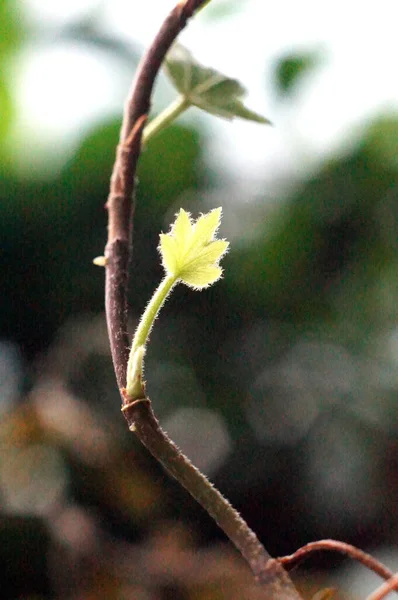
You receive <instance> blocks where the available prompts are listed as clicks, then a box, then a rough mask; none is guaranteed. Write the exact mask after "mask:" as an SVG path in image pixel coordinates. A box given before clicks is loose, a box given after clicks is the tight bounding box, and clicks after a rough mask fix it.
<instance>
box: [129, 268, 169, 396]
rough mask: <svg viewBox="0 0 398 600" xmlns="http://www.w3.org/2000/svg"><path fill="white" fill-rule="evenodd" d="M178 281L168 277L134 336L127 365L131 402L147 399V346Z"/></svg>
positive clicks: (151, 300)
mask: <svg viewBox="0 0 398 600" xmlns="http://www.w3.org/2000/svg"><path fill="white" fill-rule="evenodd" d="M177 281H178V278H177V277H175V276H174V275H166V277H165V278H164V279H163V280H162V282H161V283H160V285H159V287H158V288H157V289H156V291H155V293H154V294H153V296H152V298H151V299H150V301H149V303H148V305H147V307H146V309H145V311H144V314H143V315H142V317H141V320H140V322H139V325H138V327H137V329H136V332H135V334H134V338H133V342H132V345H131V350H130V355H129V360H128V364H127V383H126V392H127V395H128V397H129V401H130V402H131V401H133V400H136V399H138V398H142V397H145V391H144V387H143V384H142V365H143V358H144V353H145V345H146V343H147V340H148V336H149V334H150V332H151V329H152V327H153V324H154V322H155V319H156V317H157V315H158V313H159V311H160V309H161V308H162V306H163V304H164V303H165V301H166V298H167V296H168V295H169V294H170V292H171V290H172V289H173V287H174V286H175V284H176V283H177Z"/></svg>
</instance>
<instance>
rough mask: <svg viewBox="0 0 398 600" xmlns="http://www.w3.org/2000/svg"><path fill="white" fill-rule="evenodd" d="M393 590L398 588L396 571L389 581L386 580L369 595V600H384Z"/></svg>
mask: <svg viewBox="0 0 398 600" xmlns="http://www.w3.org/2000/svg"><path fill="white" fill-rule="evenodd" d="M393 590H398V573H395V575H393V576H392V577H390V579H388V581H385V582H384V583H382V584H381V586H380V587H378V588H377V590H375V591H374V592H373V593H372V594H370V595H369V596H368V597H367V600H383V598H385V597H386V596H387V594H389V593H390V592H392V591H393Z"/></svg>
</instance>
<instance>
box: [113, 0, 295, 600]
mask: <svg viewBox="0 0 398 600" xmlns="http://www.w3.org/2000/svg"><path fill="white" fill-rule="evenodd" d="M207 2H208V0H180V2H179V3H178V4H177V5H176V6H175V7H174V9H173V10H172V11H171V12H170V14H169V15H168V16H167V17H166V19H165V21H164V23H163V25H162V26H161V28H160V30H159V32H158V34H157V35H156V37H155V39H154V41H153V42H152V44H151V46H150V48H149V49H148V51H147V52H146V54H145V55H144V57H143V59H142V61H141V63H140V65H139V67H138V70H137V73H136V75H135V78H134V81H133V83H132V87H131V90H130V92H129V95H128V98H127V101H126V104H125V109H124V116H123V124H122V128H121V133H120V140H119V144H118V147H117V151H116V160H115V164H114V168H113V172H112V177H111V185H110V193H109V197H108V200H107V203H106V208H107V210H108V218H109V220H108V241H107V244H106V247H105V265H106V283H105V310H106V318H107V326H108V334H109V339H110V345H111V353H112V360H113V364H114V368H115V374H116V379H117V384H118V387H119V390H120V393H121V396H122V411H123V414H124V416H125V418H126V420H127V422H128V425H129V428H130V430H131V431H134V432H135V433H136V435H137V436H138V438H139V439H140V440H141V442H142V443H143V444H144V445H145V446H146V447H147V448H148V449H149V451H150V452H151V453H152V454H153V455H154V456H155V457H156V458H157V459H158V460H159V461H160V462H161V463H162V464H163V465H164V466H165V468H166V469H167V470H168V471H169V473H170V474H171V475H172V476H173V477H175V478H176V479H177V480H178V481H179V482H180V483H181V485H183V486H184V487H185V488H186V489H187V490H188V491H189V492H190V493H191V494H192V496H193V497H194V498H196V499H197V500H198V502H199V503H200V504H201V505H202V506H203V507H204V508H205V509H206V510H207V512H208V513H209V514H210V515H211V516H212V517H213V518H214V519H215V520H216V522H217V523H218V524H219V525H220V527H221V528H222V529H223V530H224V532H225V533H226V534H227V536H228V537H229V538H230V539H231V541H232V542H233V543H234V544H235V546H236V547H237V548H238V549H239V550H240V551H241V553H242V555H243V556H244V558H245V559H246V560H247V562H248V563H249V565H250V567H251V569H252V571H253V574H254V576H255V578H256V580H257V581H258V583H260V584H262V585H263V586H264V587H263V590H264V597H265V598H267V599H269V600H300V595H299V594H298V592H297V591H296V589H295V587H294V586H293V583H292V582H291V580H290V577H289V575H288V574H287V572H286V571H285V570H284V568H283V566H282V565H281V564H280V562H279V561H278V560H276V559H272V558H271V557H270V555H269V554H268V552H267V551H266V550H265V548H264V547H263V545H262V544H261V543H260V541H259V540H258V538H257V537H256V535H255V534H254V532H253V531H252V530H251V529H250V528H249V527H248V525H247V524H246V522H245V521H244V520H243V519H242V518H241V517H240V515H239V514H238V512H237V511H236V510H235V509H234V508H233V507H232V506H231V504H230V503H229V502H228V501H227V500H226V499H225V498H224V497H223V496H222V495H221V494H220V492H218V490H216V488H214V486H212V484H211V483H210V482H209V481H208V480H207V478H206V477H205V476H204V475H203V474H202V473H200V471H198V469H196V467H194V466H193V465H192V463H191V462H190V461H189V460H188V459H187V458H186V457H185V456H184V455H183V454H182V453H181V452H180V451H179V450H178V448H177V447H176V446H175V444H174V443H173V442H172V441H171V440H170V439H169V438H168V437H167V435H166V434H165V433H164V432H163V430H162V429H161V427H160V425H159V423H158V421H157V419H156V417H155V415H154V413H153V410H152V407H151V403H150V400H149V399H148V398H144V399H140V400H136V401H134V402H132V401H131V398H129V396H128V395H127V392H126V389H125V386H126V373H127V363H128V356H129V336H128V329H127V287H128V268H129V262H130V257H131V250H132V220H133V212H134V190H135V183H136V169H137V163H138V159H139V156H140V150H141V141H142V134H143V129H144V126H145V124H146V121H147V118H148V113H149V109H150V101H151V93H152V89H153V85H154V82H155V79H156V76H157V73H158V71H159V69H160V66H161V64H162V62H163V60H164V58H165V55H166V53H167V51H168V50H169V48H170V46H171V45H172V43H173V42H174V40H175V39H176V37H177V35H178V34H179V33H180V31H181V30H182V29H183V28H184V27H185V25H186V24H187V21H188V19H189V18H190V17H191V16H192V15H193V14H194V12H195V11H197V10H199V9H200V8H201V7H203V6H204V5H205V4H206V3H207Z"/></svg>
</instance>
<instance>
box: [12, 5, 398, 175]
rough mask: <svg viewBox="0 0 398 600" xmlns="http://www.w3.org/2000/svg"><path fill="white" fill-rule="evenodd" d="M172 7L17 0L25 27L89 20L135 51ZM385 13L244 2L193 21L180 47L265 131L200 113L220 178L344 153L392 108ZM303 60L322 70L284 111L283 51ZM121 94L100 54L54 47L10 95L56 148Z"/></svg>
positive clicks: (112, 107)
mask: <svg viewBox="0 0 398 600" xmlns="http://www.w3.org/2000/svg"><path fill="white" fill-rule="evenodd" d="M174 4H175V0H146V1H145V2H142V1H141V2H138V1H136V0H132V1H129V2H126V0H101V1H99V0H97V1H94V0H57V2H47V1H45V0H24V2H23V6H25V7H26V9H27V16H28V18H31V19H32V20H33V22H34V23H53V24H56V25H59V26H62V25H63V24H65V23H68V22H70V21H73V20H76V19H78V18H79V17H81V16H84V15H85V14H86V15H89V14H90V11H91V13H92V15H93V16H94V17H95V22H96V23H97V24H99V26H100V27H101V29H102V30H103V31H105V32H106V33H107V34H109V35H114V36H115V37H116V38H121V39H124V40H128V41H132V42H135V43H136V42H137V41H138V42H139V43H141V44H142V45H143V47H144V46H147V45H148V44H149V43H150V42H151V41H152V39H153V38H154V36H155V34H156V32H157V31H158V29H159V26H160V25H161V23H162V21H163V19H164V17H165V16H166V14H167V13H168V11H169V10H170V9H171V8H172V7H173V6H174ZM217 4H219V5H225V2H224V0H213V6H214V8H216V5H217ZM393 4H394V3H392V2H391V0H379V2H378V4H377V6H376V7H375V6H374V5H373V4H371V3H363V2H362V1H361V0H351V1H350V2H347V1H346V0H336V1H335V2H334V3H333V4H330V3H326V4H325V3H319V2H317V1H315V0H302V2H300V3H299V4H298V3H297V2H296V1H293V0H281V1H280V2H276V3H271V4H270V3H265V2H264V0H242V2H241V4H240V5H239V7H237V8H236V10H235V11H234V12H233V13H232V15H230V16H227V17H225V18H219V19H215V20H211V19H210V11H211V9H212V6H211V5H210V6H209V7H208V8H207V9H205V10H204V11H203V13H202V14H199V15H197V17H196V18H195V19H193V20H192V21H191V23H190V25H189V27H188V28H187V30H185V31H184V32H183V33H182V35H181V37H180V41H181V42H182V43H184V44H185V45H186V46H187V47H188V48H189V49H190V50H191V51H192V52H193V54H194V55H195V56H196V58H198V59H199V60H200V61H201V62H203V63H204V64H208V65H209V66H212V67H214V68H217V69H219V70H221V71H222V72H225V74H226V75H229V76H231V77H236V78H237V79H239V80H240V81H241V82H242V83H243V84H244V85H245V87H247V89H248V91H249V94H248V96H247V100H246V104H247V106H248V107H249V108H251V109H253V110H255V111H257V112H259V113H260V114H263V115H264V116H266V117H268V118H269V119H270V120H271V121H272V122H273V123H274V127H273V128H272V129H271V128H269V127H267V126H261V125H257V124H253V123H248V122H245V121H238V120H237V121H235V122H234V123H233V124H232V125H231V123H228V122H224V121H222V120H220V119H216V118H215V117H212V116H210V115H205V114H203V113H202V114H201V116H200V118H201V120H202V123H203V124H204V125H205V127H206V128H211V132H212V134H211V136H209V138H210V139H211V144H210V148H209V155H210V156H212V157H213V161H214V162H215V163H216V165H217V166H218V167H219V169H222V170H226V172H233V173H236V172H239V173H240V175H241V176H242V177H243V178H245V177H247V178H253V177H254V178H262V177H263V176H264V173H266V172H269V171H271V172H272V174H274V173H280V174H283V173H285V172H286V171H287V172H289V171H290V172H293V173H294V172H295V171H296V170H300V168H301V167H303V165H305V164H307V163H308V162H309V163H311V162H312V161H313V160H319V159H322V158H323V157H325V156H327V155H328V154H329V155H330V154H331V153H333V152H334V151H335V150H336V149H338V148H339V147H341V146H342V145H343V144H344V145H346V144H347V143H349V140H350V139H351V138H355V136H356V135H357V132H358V131H360V129H361V123H363V122H365V121H366V120H369V119H370V118H371V117H372V116H375V115H376V114H377V113H378V112H381V111H383V110H389V109H391V110H394V109H395V110H397V109H398V85H397V83H396V77H395V73H396V64H395V63H396V57H397V55H398V42H397V37H396V32H395V28H396V18H395V12H394V11H393ZM206 11H207V12H208V14H207V15H206ZM393 12H394V14H393ZM312 50H315V51H319V52H320V54H321V55H322V57H323V62H322V63H321V65H320V66H319V67H318V68H317V69H315V71H314V73H313V74H312V75H311V76H310V77H309V78H308V79H307V85H305V86H302V87H301V89H300V91H299V93H298V94H297V95H296V96H295V97H294V99H293V100H292V101H291V102H289V101H283V102H282V101H280V100H278V99H276V98H275V93H274V92H275V88H274V85H273V79H272V77H273V69H274V65H275V63H276V61H277V60H278V59H279V58H280V57H281V56H283V55H285V54H287V53H296V52H300V51H312ZM132 75H133V73H132ZM116 79H117V77H116ZM121 81H123V84H124V83H125V80H124V78H123V79H122V80H121ZM127 91H128V89H125V90H123V91H121V89H120V85H117V83H116V82H115V68H114V64H113V63H112V61H111V60H109V58H107V57H106V56H105V55H104V54H101V53H99V52H94V51H93V50H92V49H90V50H89V49H86V50H85V49H84V47H83V46H81V47H79V48H76V47H73V45H68V46H66V45H64V46H59V47H57V46H53V47H48V48H47V49H46V48H43V49H42V50H41V51H39V52H38V51H34V53H33V55H31V56H29V55H28V56H27V58H26V61H25V65H24V69H23V73H22V77H21V83H20V86H19V91H18V94H19V97H20V104H21V107H23V114H24V119H25V120H27V121H28V122H29V127H30V130H33V129H34V128H36V129H37V130H39V131H40V132H43V131H45V132H46V133H47V135H48V136H50V137H51V135H52V136H53V138H57V137H59V135H60V133H61V134H62V135H65V137H64V141H65V142H66V138H67V135H69V133H70V132H71V133H72V136H73V135H76V132H78V131H79V130H81V129H82V128H84V127H86V126H87V125H88V124H90V123H93V121H95V120H97V119H100V118H101V117H102V116H103V115H104V114H107V113H109V112H110V111H117V112H118V113H119V114H120V115H121V113H122V109H123V99H124V97H125V95H126V94H127ZM159 94H161V92H159V90H158V93H157V96H156V104H155V105H156V106H157V105H158V104H159V105H160V106H164V104H165V102H166V100H164V102H163V104H162V97H159ZM60 111H61V113H62V115H63V118H62V120H60V119H59V113H60ZM190 115H191V117H190ZM198 115H199V111H196V110H195V111H193V110H192V111H191V112H188V118H196V119H197V118H198Z"/></svg>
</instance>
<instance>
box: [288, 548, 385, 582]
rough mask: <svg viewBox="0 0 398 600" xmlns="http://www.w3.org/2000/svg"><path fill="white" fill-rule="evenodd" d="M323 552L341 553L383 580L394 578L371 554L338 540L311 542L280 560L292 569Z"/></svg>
mask: <svg viewBox="0 0 398 600" xmlns="http://www.w3.org/2000/svg"><path fill="white" fill-rule="evenodd" d="M322 550H329V551H333V552H340V553H341V554H345V555H347V556H349V557H350V558H352V559H354V560H356V561H358V562H360V563H362V564H363V565H364V566H365V567H367V568H368V569H370V570H371V571H373V572H374V573H376V574H377V575H379V576H380V577H382V578H383V579H386V580H389V579H390V578H391V577H392V576H393V572H392V571H390V569H388V568H387V567H386V566H385V565H383V563H381V562H380V561H378V560H376V558H374V557H373V556H371V555H370V554H367V553H366V552H363V550H360V549H359V548H356V547H355V546H352V545H351V544H346V543H345V542H339V541H337V540H319V541H317V542H311V543H310V544H306V545H305V546H303V547H302V548H299V549H298V550H297V551H296V552H294V553H293V554H289V555H288V556H283V557H281V558H278V560H279V562H280V563H281V564H282V565H283V566H284V567H285V568H286V569H288V570H289V569H292V568H293V567H295V566H297V564H298V563H300V562H301V561H303V560H306V559H307V558H309V556H310V555H311V554H313V553H314V552H320V551H322Z"/></svg>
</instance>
